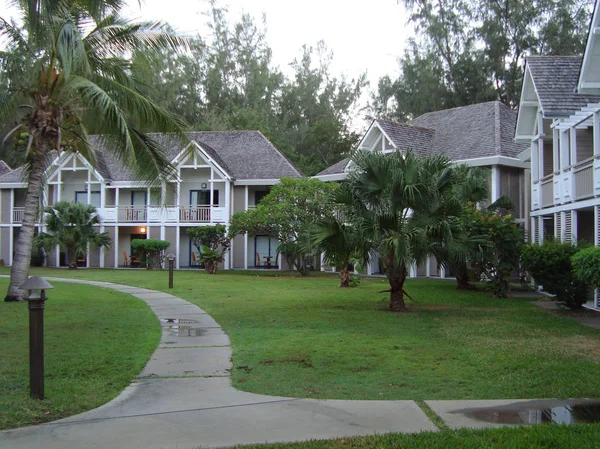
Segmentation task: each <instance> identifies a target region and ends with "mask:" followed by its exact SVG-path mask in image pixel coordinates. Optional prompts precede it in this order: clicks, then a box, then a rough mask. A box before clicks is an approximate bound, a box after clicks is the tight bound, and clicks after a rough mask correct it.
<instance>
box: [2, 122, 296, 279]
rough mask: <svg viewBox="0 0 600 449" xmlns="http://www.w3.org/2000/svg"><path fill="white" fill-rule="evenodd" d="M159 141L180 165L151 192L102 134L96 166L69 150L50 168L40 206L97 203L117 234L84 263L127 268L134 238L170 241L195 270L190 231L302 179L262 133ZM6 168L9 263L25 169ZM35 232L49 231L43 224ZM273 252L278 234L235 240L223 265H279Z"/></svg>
mask: <svg viewBox="0 0 600 449" xmlns="http://www.w3.org/2000/svg"><path fill="white" fill-rule="evenodd" d="M155 137H157V138H160V139H162V140H163V141H162V144H163V145H164V146H165V148H167V149H168V155H169V157H170V158H171V160H172V163H173V165H174V166H175V168H176V176H174V177H173V179H172V180H171V181H169V182H167V183H164V184H162V185H160V186H152V187H148V186H149V185H152V184H149V183H148V181H147V180H141V181H140V180H139V179H138V178H137V177H136V175H135V174H134V173H133V172H132V171H131V170H129V169H127V168H126V167H125V166H124V164H123V163H122V161H120V160H119V159H118V158H116V157H115V156H114V154H113V153H110V152H108V151H106V150H105V148H104V144H103V140H102V139H101V138H97V137H93V138H92V146H93V147H94V149H95V150H96V155H97V161H96V163H95V164H94V166H92V165H91V164H90V163H89V162H88V161H87V160H86V159H85V158H83V157H82V156H81V155H80V154H78V153H72V152H64V153H62V154H61V156H60V157H57V158H56V159H55V160H54V161H53V162H52V164H51V165H50V166H49V168H48V169H47V171H46V183H45V190H44V195H43V205H44V206H47V205H52V204H54V203H56V202H58V201H73V202H76V203H85V204H92V205H94V206H95V207H96V208H97V210H98V214H99V216H100V220H101V223H102V224H101V226H100V227H99V231H100V232H103V231H106V232H108V233H109V235H110V236H111V237H112V240H113V245H112V248H111V249H110V250H107V251H102V250H95V251H90V252H89V253H88V254H87V257H86V261H85V266H88V267H115V268H116V267H121V266H126V265H128V264H129V262H130V260H131V254H132V248H131V241H132V240H133V239H136V238H156V239H163V240H168V241H169V242H171V247H170V248H169V249H168V252H173V253H175V254H176V256H177V258H176V261H175V264H176V267H177V268H180V267H188V266H192V265H193V264H194V257H195V255H194V254H193V253H195V252H196V251H197V250H196V249H195V248H193V247H192V244H191V242H190V240H189V238H188V235H187V229H188V228H190V227H195V226H206V225H213V224H224V225H228V224H229V220H230V218H231V216H232V214H233V213H235V212H238V211H244V210H248V209H249V208H252V207H254V206H255V205H256V204H257V202H258V201H260V199H261V198H262V197H263V196H264V195H266V194H267V193H268V192H269V189H270V188H271V186H272V185H274V184H276V183H277V182H279V179H280V178H282V177H300V176H302V174H301V173H300V172H299V171H298V170H297V169H296V168H295V167H294V166H293V164H292V163H291V162H290V161H289V160H288V159H287V158H286V157H285V156H284V155H283V154H282V153H281V152H280V151H279V150H278V149H277V148H275V146H273V144H272V143H271V142H269V140H268V139H267V138H266V137H265V136H264V135H263V134H261V133H260V132H258V131H219V132H193V133H190V134H189V140H190V142H191V143H190V144H189V145H188V146H186V147H185V148H184V147H183V146H182V144H181V143H180V142H179V141H178V140H174V139H170V138H169V137H168V136H155ZM0 168H2V170H4V167H0ZM4 171H5V172H6V173H4V174H2V175H0V258H1V259H3V260H4V262H5V263H6V264H8V265H11V264H12V259H13V248H14V242H15V240H16V238H17V236H18V233H19V230H20V227H21V221H22V219H23V210H24V207H23V206H24V203H25V192H26V187H27V184H26V181H25V179H24V171H23V169H22V168H18V169H15V170H10V168H9V167H7V170H4ZM37 228H38V230H43V229H44V224H43V221H41V222H40V223H39V224H38V225H37ZM276 248H277V239H276V238H275V237H273V236H266V235H265V236H261V235H259V236H248V235H242V236H237V237H236V238H235V239H234V240H233V242H232V247H231V250H230V251H229V252H228V253H227V254H226V255H225V262H224V263H223V268H225V269H229V268H242V269H243V268H252V267H254V266H255V265H257V263H258V261H257V254H258V255H260V256H261V257H265V256H269V257H272V258H273V260H275V258H276ZM283 264H284V261H281V263H280V264H279V268H281V266H282V265H283ZM47 265H48V266H62V265H65V260H64V254H61V253H60V251H58V250H56V251H53V252H52V253H50V254H48V255H47Z"/></svg>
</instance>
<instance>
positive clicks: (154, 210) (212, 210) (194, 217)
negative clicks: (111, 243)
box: [98, 206, 226, 223]
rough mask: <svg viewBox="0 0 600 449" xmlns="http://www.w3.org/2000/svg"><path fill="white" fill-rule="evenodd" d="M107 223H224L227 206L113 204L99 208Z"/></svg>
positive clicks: (103, 219)
mask: <svg viewBox="0 0 600 449" xmlns="http://www.w3.org/2000/svg"><path fill="white" fill-rule="evenodd" d="M98 213H99V215H100V218H101V220H102V221H103V222H105V223H211V222H212V223H224V222H225V217H226V213H225V208H224V207H211V206H164V207H160V206H112V207H105V208H100V209H98Z"/></svg>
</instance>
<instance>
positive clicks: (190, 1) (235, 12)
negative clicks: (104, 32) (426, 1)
mask: <svg viewBox="0 0 600 449" xmlns="http://www.w3.org/2000/svg"><path fill="white" fill-rule="evenodd" d="M219 5H221V6H227V7H228V9H229V12H230V16H229V17H230V21H234V20H235V19H237V18H238V17H239V16H240V14H241V13H242V12H246V13H249V14H250V15H252V16H254V17H255V18H256V19H257V20H258V21H260V19H261V17H262V14H263V13H265V14H266V16H267V38H268V42H269V45H270V47H271V48H272V49H273V59H274V63H275V64H276V65H278V66H279V67H280V68H281V69H283V70H286V67H287V65H288V64H289V63H290V62H291V61H292V60H293V59H294V58H295V57H296V56H298V55H299V54H300V48H301V47H302V45H303V44H309V45H314V44H316V43H317V42H318V41H319V40H320V39H322V40H324V41H325V43H326V44H327V46H328V47H329V48H330V49H331V50H332V51H333V53H334V59H333V64H332V72H333V73H334V74H340V73H344V74H345V75H346V76H348V77H356V76H357V75H358V74H360V73H362V72H363V71H365V70H366V71H367V72H368V77H369V80H370V81H371V82H372V83H373V86H375V85H376V83H377V80H378V79H379V78H380V77H381V76H383V75H385V74H386V73H388V74H390V75H396V74H397V73H398V63H397V58H398V57H399V56H400V55H401V54H402V53H403V50H404V43H405V41H406V40H407V39H408V37H409V35H410V31H409V30H411V29H412V27H409V26H407V18H408V14H407V12H406V10H405V9H404V6H403V5H402V2H401V1H398V0H370V1H364V0H363V1H360V2H358V1H354V2H353V1H352V0H304V1H295V2H290V1H285V0H221V1H219ZM207 9H208V3H207V2H206V1H203V0H142V5H141V8H140V6H139V5H138V2H137V1H135V0H134V1H132V2H131V6H130V10H129V11H130V13H131V16H133V17H139V18H141V19H144V20H145V19H148V20H156V19H158V20H164V21H166V22H169V23H170V24H171V25H173V26H174V27H175V28H176V29H177V30H178V31H179V32H181V33H184V34H191V35H194V34H196V33H200V35H201V36H203V37H204V36H206V33H207V29H206V26H205V24H206V21H207V17H206V16H204V15H203V12H205V11H206V10H207Z"/></svg>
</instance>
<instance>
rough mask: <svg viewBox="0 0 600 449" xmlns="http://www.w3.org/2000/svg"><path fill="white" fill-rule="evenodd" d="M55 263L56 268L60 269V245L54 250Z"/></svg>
mask: <svg viewBox="0 0 600 449" xmlns="http://www.w3.org/2000/svg"><path fill="white" fill-rule="evenodd" d="M11 241H12V237H11ZM10 253H11V254H12V248H11V252H10ZM54 259H55V260H54V261H55V262H56V266H57V267H60V247H59V246H58V245H56V248H54Z"/></svg>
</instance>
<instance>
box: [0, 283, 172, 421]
mask: <svg viewBox="0 0 600 449" xmlns="http://www.w3.org/2000/svg"><path fill="white" fill-rule="evenodd" d="M51 284H52V285H53V286H54V289H52V290H50V291H49V292H48V296H49V300H48V302H47V303H46V309H45V318H46V319H45V359H46V360H45V362H46V363H45V371H46V372H45V374H46V375H45V390H46V399H44V400H43V401H39V400H33V399H30V398H29V352H28V351H29V349H28V342H29V331H28V329H29V328H28V311H27V304H24V303H5V302H0V339H1V341H2V345H0V360H1V361H2V363H0V429H8V428H14V427H18V426H26V425H32V424H37V423H42V422H47V421H53V420H56V419H59V418H64V417H66V416H71V415H74V414H77V413H81V412H84V411H86V410H90V409H92V408H95V407H98V406H100V405H102V404H104V403H106V402H108V401H109V400H111V399H112V398H114V397H115V396H116V395H117V394H119V393H120V392H121V390H123V388H125V387H126V386H127V385H129V383H130V382H131V381H132V380H133V379H134V378H135V377H136V376H137V375H138V374H139V372H140V371H141V370H142V368H143V367H144V365H145V364H146V362H147V361H148V360H149V358H150V355H151V354H152V352H153V351H154V350H155V349H156V346H157V344H158V341H159V339H160V326H159V324H158V320H157V319H156V317H155V315H154V314H153V313H152V312H151V311H150V309H149V308H148V306H146V304H144V303H143V302H142V301H140V300H139V299H136V298H134V297H133V296H131V295H127V294H124V293H119V292H116V291H113V290H108V289H102V288H99V287H91V286H86V285H76V284H66V283H61V282H54V281H51ZM7 286H8V279H0V288H6V287H7Z"/></svg>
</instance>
